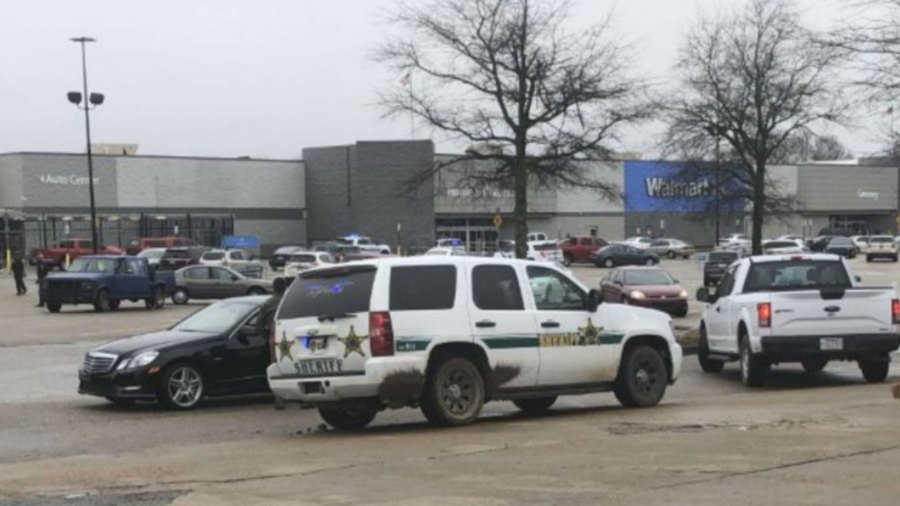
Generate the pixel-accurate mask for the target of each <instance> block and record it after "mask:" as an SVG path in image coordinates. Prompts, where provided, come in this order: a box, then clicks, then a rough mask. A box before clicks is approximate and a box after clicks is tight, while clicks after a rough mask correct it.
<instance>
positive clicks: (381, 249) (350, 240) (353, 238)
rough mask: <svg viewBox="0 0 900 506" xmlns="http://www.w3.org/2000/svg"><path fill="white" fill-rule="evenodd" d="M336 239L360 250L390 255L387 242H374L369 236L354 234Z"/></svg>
mask: <svg viewBox="0 0 900 506" xmlns="http://www.w3.org/2000/svg"><path fill="white" fill-rule="evenodd" d="M336 241H337V242H338V243H340V244H343V245H345V246H354V247H357V248H359V249H360V250H362V251H375V252H378V253H381V254H382V255H390V254H391V247H390V246H388V245H387V244H376V243H375V241H373V240H372V238H371V237H365V236H361V235H356V234H350V235H346V236H344V237H338V238H337V239H336Z"/></svg>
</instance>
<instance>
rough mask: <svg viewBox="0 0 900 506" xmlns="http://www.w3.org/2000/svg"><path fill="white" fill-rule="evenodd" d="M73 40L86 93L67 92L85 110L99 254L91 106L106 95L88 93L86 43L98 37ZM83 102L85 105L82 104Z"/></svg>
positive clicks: (93, 239)
mask: <svg viewBox="0 0 900 506" xmlns="http://www.w3.org/2000/svg"><path fill="white" fill-rule="evenodd" d="M70 40H71V41H72V42H77V43H79V44H81V75H82V84H83V86H84V93H83V94H82V93H80V92H77V91H70V92H68V93H67V94H66V96H67V98H68V99H69V102H71V103H72V104H75V106H76V107H78V108H79V109H81V110H83V111H84V129H85V133H86V137H87V164H88V192H89V194H90V206H91V242H92V243H93V250H94V254H95V255H96V254H97V247H98V239H97V205H96V201H95V200H94V160H93V156H92V153H91V107H92V106H93V107H96V106H98V105H100V104H102V103H103V101H104V99H105V97H104V96H103V94H102V93H90V94H89V93H88V81H87V56H86V51H85V45H86V44H87V43H88V42H96V39H92V38H90V37H73V38H71V39H70ZM82 102H83V104H84V105H82Z"/></svg>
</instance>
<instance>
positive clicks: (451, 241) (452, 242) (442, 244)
mask: <svg viewBox="0 0 900 506" xmlns="http://www.w3.org/2000/svg"><path fill="white" fill-rule="evenodd" d="M435 246H436V247H438V248H465V247H466V245H465V243H464V242H463V240H462V239H459V238H457V237H442V238H440V239H438V240H437V242H436V243H435Z"/></svg>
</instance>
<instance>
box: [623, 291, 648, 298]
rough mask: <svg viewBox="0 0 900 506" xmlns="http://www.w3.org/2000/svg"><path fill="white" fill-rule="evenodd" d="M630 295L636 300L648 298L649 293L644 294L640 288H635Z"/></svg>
mask: <svg viewBox="0 0 900 506" xmlns="http://www.w3.org/2000/svg"><path fill="white" fill-rule="evenodd" d="M628 296H629V297H631V298H632V299H636V300H641V299H646V298H647V295H646V294H644V292H641V291H639V290H634V291H633V292H631V293H630V294H628Z"/></svg>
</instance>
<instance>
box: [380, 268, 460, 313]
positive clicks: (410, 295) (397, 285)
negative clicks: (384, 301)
mask: <svg viewBox="0 0 900 506" xmlns="http://www.w3.org/2000/svg"><path fill="white" fill-rule="evenodd" d="M454 300H456V267H454V266H452V265H420V266H419V265H417V266H414V267H393V268H391V300H390V308H391V311H429V310H438V309H452V308H453V301H454Z"/></svg>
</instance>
